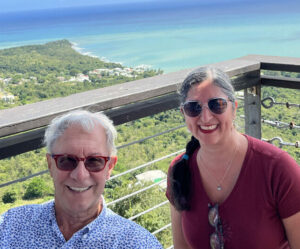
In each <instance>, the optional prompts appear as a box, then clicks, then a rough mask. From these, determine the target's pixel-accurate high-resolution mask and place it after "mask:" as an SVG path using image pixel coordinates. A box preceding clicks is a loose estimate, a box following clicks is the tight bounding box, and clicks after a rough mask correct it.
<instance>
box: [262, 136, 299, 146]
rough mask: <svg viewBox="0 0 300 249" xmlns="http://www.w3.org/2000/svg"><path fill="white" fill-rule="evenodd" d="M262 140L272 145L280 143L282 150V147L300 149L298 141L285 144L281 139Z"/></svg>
mask: <svg viewBox="0 0 300 249" xmlns="http://www.w3.org/2000/svg"><path fill="white" fill-rule="evenodd" d="M262 140H263V141H266V142H268V143H270V144H273V142H275V141H279V147H280V148H282V146H294V147H295V148H300V141H296V142H295V143H290V142H284V141H283V140H282V138H281V137H273V138H270V139H265V138H262Z"/></svg>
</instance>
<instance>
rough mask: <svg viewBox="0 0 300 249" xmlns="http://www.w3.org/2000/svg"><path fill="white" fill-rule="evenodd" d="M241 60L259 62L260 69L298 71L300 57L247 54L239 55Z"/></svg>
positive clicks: (299, 70)
mask: <svg viewBox="0 0 300 249" xmlns="http://www.w3.org/2000/svg"><path fill="white" fill-rule="evenodd" d="M240 59H242V60H248V61H256V62H260V63H261V69H264V70H274V71H285V72H296V73H299V72H300V58H295V57H283V56H267V55H255V54H252V55H247V56H244V57H241V58H240Z"/></svg>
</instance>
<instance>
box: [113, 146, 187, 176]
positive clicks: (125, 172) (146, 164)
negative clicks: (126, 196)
mask: <svg viewBox="0 0 300 249" xmlns="http://www.w3.org/2000/svg"><path fill="white" fill-rule="evenodd" d="M184 151H185V149H182V150H179V151H176V152H173V153H171V154H169V155H166V156H163V157H161V158H158V159H155V160H153V161H151V162H147V163H145V164H142V165H140V166H138V167H136V168H133V169H129V170H127V171H124V172H122V173H120V174H117V175H114V176H112V177H110V178H109V179H108V181H110V180H113V179H116V178H118V177H120V176H123V175H126V174H128V173H131V172H133V171H136V170H139V169H142V168H145V167H147V166H149V165H151V164H154V163H156V162H159V161H162V160H164V159H166V158H169V157H171V156H174V155H177V154H179V153H181V152H184Z"/></svg>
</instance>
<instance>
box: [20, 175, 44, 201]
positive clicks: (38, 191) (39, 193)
mask: <svg viewBox="0 0 300 249" xmlns="http://www.w3.org/2000/svg"><path fill="white" fill-rule="evenodd" d="M45 192H46V184H45V181H44V180H43V179H41V178H34V179H33V180H32V181H31V182H30V183H29V185H28V187H27V189H26V192H25V194H24V196H23V198H24V199H25V200H31V199H35V198H40V197H43V196H44V194H45Z"/></svg>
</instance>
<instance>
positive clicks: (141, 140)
mask: <svg viewBox="0 0 300 249" xmlns="http://www.w3.org/2000/svg"><path fill="white" fill-rule="evenodd" d="M185 126H186V125H185V124H183V125H179V126H177V127H174V128H171V129H169V130H165V131H162V132H160V133H156V134H154V135H152V136H148V137H144V138H141V139H140V140H136V141H133V142H130V143H127V144H124V145H119V146H117V149H122V148H124V147H128V146H130V145H133V144H137V143H141V142H144V141H145V140H148V139H151V138H154V137H158V136H161V135H163V134H166V133H169V132H171V131H175V130H178V129H180V128H183V127H185Z"/></svg>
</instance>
